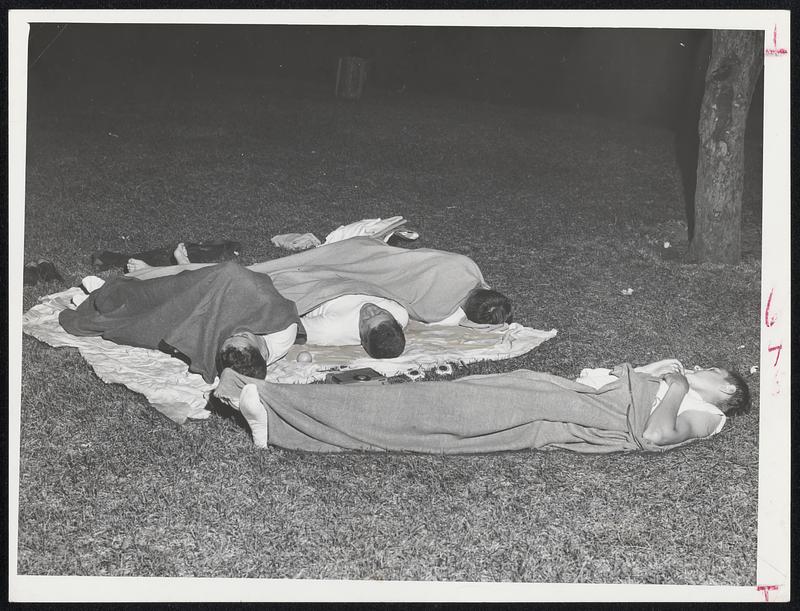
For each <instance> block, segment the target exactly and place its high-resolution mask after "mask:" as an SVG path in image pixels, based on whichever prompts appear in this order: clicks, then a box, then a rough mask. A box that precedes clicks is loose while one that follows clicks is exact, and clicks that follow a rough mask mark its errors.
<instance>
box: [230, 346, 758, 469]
mask: <svg viewBox="0 0 800 611" xmlns="http://www.w3.org/2000/svg"><path fill="white" fill-rule="evenodd" d="M214 395H215V396H216V397H217V398H218V399H220V400H222V401H223V402H225V403H228V404H229V405H231V406H232V407H234V408H235V409H238V410H239V411H240V412H241V413H242V415H243V416H244V418H245V420H246V421H247V423H248V425H249V427H250V429H251V433H252V436H253V442H254V444H255V445H256V446H257V447H260V448H266V447H267V446H268V445H275V446H279V447H283V448H287V449H295V450H305V451H314V452H341V451H352V450H360V451H401V452H421V453H436V454H440V453H453V454H457V453H482V452H497V451H508V450H521V449H544V450H548V449H555V448H561V449H568V450H572V451H576V452H583V453H607V452H615V451H634V450H644V451H665V450H668V449H672V448H674V447H677V446H679V445H683V444H685V443H688V442H690V441H693V440H697V439H704V438H708V437H710V436H712V435H715V434H717V433H718V432H719V431H720V430H721V429H722V427H723V426H724V424H725V422H726V419H727V417H729V416H731V415H733V414H736V413H739V412H742V411H745V410H747V409H748V408H749V407H750V390H749V388H748V386H747V383H746V382H745V380H744V379H743V378H742V376H741V375H739V374H738V373H736V372H735V371H732V370H729V369H728V370H726V369H722V368H718V367H711V368H700V367H695V368H694V369H685V368H684V367H683V365H682V364H681V363H680V361H678V360H676V359H667V360H663V361H658V362H656V363H652V364H650V365H646V366H643V367H637V368H635V369H634V368H633V367H631V366H630V365H628V364H624V365H620V366H618V367H615V368H614V369H584V370H583V371H582V372H581V375H580V377H579V378H578V379H577V380H575V381H572V380H568V379H566V378H561V377H559V376H554V375H551V374H546V373H537V372H533V371H528V370H518V371H513V372H508V373H500V374H489V375H473V376H466V377H464V378H460V379H457V380H454V381H449V382H417V383H405V384H393V385H386V386H360V385H358V384H352V385H306V386H303V387H302V388H301V387H296V386H295V385H288V386H287V385H280V384H277V385H276V384H270V383H269V382H261V381H258V382H256V381H254V380H248V379H247V378H244V377H242V376H239V375H237V374H235V373H233V372H231V373H228V374H226V375H223V376H222V378H221V380H220V384H219V386H218V387H217V388H216V389H215V391H214Z"/></svg>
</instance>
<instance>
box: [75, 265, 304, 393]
mask: <svg viewBox="0 0 800 611" xmlns="http://www.w3.org/2000/svg"><path fill="white" fill-rule="evenodd" d="M90 278H92V279H93V280H95V281H96V283H95V284H94V287H97V285H98V284H99V285H100V286H99V288H96V290H92V291H91V292H90V293H89V295H88V296H86V297H85V299H84V300H83V301H82V302H81V303H79V304H78V307H77V308H76V309H75V310H71V309H67V310H63V311H62V312H61V313H60V315H59V323H60V324H61V326H62V327H63V328H64V329H65V330H66V331H67V332H69V333H71V334H73V335H78V336H98V335H99V336H102V337H103V338H105V339H107V340H110V341H113V342H115V343H117V344H124V345H130V346H137V347H142V348H150V349H157V350H162V351H165V352H168V353H170V354H172V355H173V356H176V357H178V358H181V359H182V360H185V361H187V362H188V364H189V370H190V371H192V372H194V373H199V374H201V375H202V376H203V379H204V380H205V381H206V382H209V383H211V382H213V381H214V378H215V376H216V374H217V373H218V372H221V371H222V370H223V369H224V368H226V367H231V368H233V369H235V370H237V371H239V372H240V373H242V374H243V375H248V376H253V377H260V378H262V379H263V377H264V376H265V375H266V364H267V363H269V362H273V361H275V360H277V359H278V358H281V357H282V356H283V355H284V354H286V352H287V351H288V349H289V348H290V347H291V346H292V345H293V344H294V340H295V335H296V333H297V323H298V321H299V317H298V315H297V308H296V307H295V305H294V303H292V302H291V301H289V300H288V299H286V298H284V297H282V296H281V295H280V294H279V293H278V292H277V290H275V287H274V286H273V284H272V281H271V280H270V278H269V276H266V275H265V274H257V273H255V272H252V271H250V270H248V269H246V268H244V267H242V266H241V265H239V264H238V263H237V262H235V261H229V262H226V263H220V264H218V265H214V266H210V267H205V268H203V269H199V270H191V271H185V272H181V273H180V274H177V275H175V276H168V277H164V278H154V279H151V280H138V279H135V278H129V277H123V278H115V279H113V280H110V281H108V282H105V283H103V282H102V280H100V279H98V278H96V277H90ZM86 280H88V279H86ZM84 284H85V285H86V281H84Z"/></svg>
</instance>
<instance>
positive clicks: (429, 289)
mask: <svg viewBox="0 0 800 611" xmlns="http://www.w3.org/2000/svg"><path fill="white" fill-rule="evenodd" d="M203 266H204V264H198V263H185V264H183V265H175V266H169V267H149V266H147V265H139V264H135V265H134V266H133V268H132V269H133V270H134V271H132V272H131V273H130V274H129V275H130V276H133V277H137V278H154V277H160V276H166V275H171V274H175V273H178V272H179V271H181V270H183V269H198V268H201V267H203ZM248 269H251V270H253V271H255V272H259V273H263V274H268V275H269V276H270V278H272V281H273V283H274V285H275V288H276V289H277V290H278V292H279V293H281V295H283V296H284V297H286V298H287V299H290V300H292V301H294V302H295V303H296V304H297V310H298V313H299V314H300V315H301V316H303V315H306V314H308V313H309V312H311V311H312V310H314V309H315V308H317V307H319V306H320V305H322V304H323V303H326V302H330V301H331V300H333V299H337V298H339V297H342V296H345V295H366V296H370V297H380V298H382V299H387V300H391V301H394V302H395V303H397V304H399V306H401V307H402V308H404V309H405V311H406V312H407V314H408V316H409V318H410V319H411V320H417V321H420V322H424V323H428V324H449V325H458V324H464V325H466V326H474V325H476V324H477V325H502V324H505V323H508V322H510V321H511V318H512V315H511V302H510V300H509V299H508V298H507V297H506V296H505V295H503V294H501V293H499V292H497V291H495V290H492V289H491V288H490V287H489V285H488V284H487V283H486V282H485V280H484V279H483V275H482V274H481V271H480V269H479V268H478V266H477V265H476V264H475V262H474V261H473V260H472V259H470V258H469V257H467V256H465V255H460V254H457V253H451V252H447V251H443V250H435V249H431V248H417V249H405V248H398V247H395V246H389V245H387V244H385V243H384V242H383V241H382V240H380V239H376V238H374V237H371V236H360V237H354V238H348V239H345V240H342V241H339V242H334V243H331V244H323V245H322V246H320V247H318V248H313V249H311V250H306V251H304V252H300V253H297V254H293V255H289V256H286V257H280V258H277V259H272V260H270V261H264V262H262V263H256V264H254V265H250V266H249V267H248ZM309 342H311V339H310V338H309Z"/></svg>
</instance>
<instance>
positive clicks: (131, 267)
mask: <svg viewBox="0 0 800 611" xmlns="http://www.w3.org/2000/svg"><path fill="white" fill-rule="evenodd" d="M151 267H152V265H148V264H147V263H145V262H144V261H142V260H141V259H128V273H130V272H140V271H142V270H144V269H150V268H151Z"/></svg>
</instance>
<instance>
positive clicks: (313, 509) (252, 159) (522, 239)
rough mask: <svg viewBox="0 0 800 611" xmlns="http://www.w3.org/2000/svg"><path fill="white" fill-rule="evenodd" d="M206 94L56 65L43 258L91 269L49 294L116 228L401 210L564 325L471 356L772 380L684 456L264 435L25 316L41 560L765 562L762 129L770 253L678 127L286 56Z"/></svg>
mask: <svg viewBox="0 0 800 611" xmlns="http://www.w3.org/2000/svg"><path fill="white" fill-rule="evenodd" d="M34 93H35V92H34ZM191 93H192V95H182V94H180V93H179V92H178V88H177V87H176V88H175V91H167V92H164V93H162V94H161V95H159V96H155V95H149V96H148V95H145V94H144V93H142V94H141V95H140V96H138V97H137V96H136V95H133V94H131V93H128V94H127V95H120V96H114V95H113V92H109V93H107V94H105V95H102V94H97V93H95V94H94V95H91V96H90V95H89V94H82V93H81V92H80V91H77V92H76V91H73V92H71V93H69V94H67V93H53V92H50V93H49V94H48V95H39V96H38V97H37V96H36V95H34V94H32V101H31V109H30V115H29V132H28V166H27V167H28V179H27V202H26V217H25V259H26V261H35V260H37V259H39V258H42V257H43V258H48V259H51V260H52V261H54V263H55V264H56V266H57V268H58V269H59V270H60V271H61V272H62V274H63V275H64V277H65V281H64V283H56V282H53V283H49V284H46V285H38V286H34V287H26V288H25V289H24V307H25V308H26V309H27V308H29V307H31V306H32V305H34V304H35V303H36V300H37V298H38V297H40V296H42V295H44V294H47V293H52V292H55V291H58V290H63V289H64V288H66V287H67V286H72V285H75V284H77V283H78V282H79V281H80V279H81V278H82V277H83V276H84V275H87V274H89V273H92V271H93V270H92V269H91V266H90V262H89V258H88V256H89V254H90V253H91V252H92V251H93V250H96V249H110V250H120V251H127V252H135V251H137V250H144V249H149V248H153V247H157V246H162V245H166V244H174V243H176V242H177V241H179V240H186V241H198V240H206V239H214V238H231V239H237V240H240V241H242V242H243V243H244V247H245V253H244V259H245V261H246V262H255V261H258V260H263V259H265V258H271V257H276V256H283V255H285V254H286V252H285V251H281V250H278V249H276V248H275V247H273V246H272V245H271V244H270V242H269V239H270V238H271V237H272V236H273V235H276V234H279V233H286V232H294V231H298V232H305V231H312V232H314V233H315V234H316V235H317V236H319V237H323V236H324V235H325V234H326V233H327V232H328V231H330V230H332V229H334V228H335V227H337V226H338V225H339V224H343V223H347V222H351V221H354V220H357V219H360V218H368V217H379V216H380V217H383V216H391V215H395V214H400V215H403V216H405V217H406V218H407V219H409V221H410V226H411V227H413V228H414V229H416V230H418V231H419V233H420V235H421V238H420V240H419V246H424V247H433V248H442V249H447V250H451V251H455V252H460V253H464V254H467V255H469V256H471V257H472V258H474V259H475V260H476V261H477V263H478V264H479V265H480V267H481V268H482V270H483V271H484V275H485V277H486V278H487V280H488V281H489V282H490V283H491V284H492V285H493V286H494V287H496V288H498V289H500V290H502V291H504V292H505V293H507V294H508V295H509V296H510V297H511V298H512V300H513V302H514V309H515V320H517V321H519V322H521V323H524V324H526V325H529V326H533V327H537V328H541V329H550V328H557V329H558V331H559V332H558V335H557V337H556V338H555V339H553V340H551V341H549V342H546V343H545V344H544V345H542V346H541V347H540V348H539V349H537V350H536V351H534V352H532V353H530V354H527V355H525V356H523V357H520V358H516V359H513V360H510V361H502V362H491V363H483V364H478V365H473V366H471V367H470V368H468V369H465V368H462V369H459V370H458V371H457V372H456V373H455V375H456V376H460V375H465V374H468V373H486V372H494V371H506V370H512V369H516V368H521V367H526V368H531V369H535V370H543V371H551V372H553V373H557V374H561V375H565V376H575V375H577V374H578V373H579V372H580V369H581V368H582V367H586V366H603V365H611V364H615V363H618V362H622V361H631V362H634V363H643V362H648V361H650V360H653V359H658V358H665V357H677V358H680V359H681V360H682V361H683V362H684V363H685V364H686V365H694V364H723V365H730V366H733V367H735V368H737V369H739V370H741V371H743V372H745V373H746V377H747V378H748V380H749V381H750V383H751V388H752V389H753V391H754V395H755V401H754V404H755V409H754V411H752V412H751V413H750V414H748V415H745V416H742V417H739V418H736V419H734V420H732V421H731V422H730V423H729V425H728V426H727V427H726V428H725V430H724V431H723V432H722V433H721V434H720V435H719V436H718V437H716V438H714V439H713V440H710V441H708V442H702V443H697V444H695V445H692V446H689V447H687V448H685V449H680V450H677V451H674V452H670V453H667V454H663V455H649V454H614V455H607V456H584V455H576V454H572V453H569V452H565V451H556V452H517V453H502V454H494V455H482V456H447V457H445V456H415V455H406V454H388V455H381V454H358V453H356V454H344V455H312V454H302V453H296V452H289V451H283V450H279V449H272V450H270V451H267V452H263V451H258V450H255V449H254V448H253V447H252V445H251V441H250V438H249V434H248V431H247V429H246V427H245V426H244V425H243V424H242V422H241V421H240V420H239V419H237V418H236V417H234V416H231V415H230V414H225V413H214V414H212V415H211V417H210V418H209V419H208V420H207V421H203V422H196V423H189V424H186V425H184V426H178V425H175V424H174V423H172V422H170V421H169V420H167V419H166V418H164V417H163V416H161V415H160V414H159V413H158V412H157V411H156V410H154V409H153V408H152V407H150V406H149V405H148V404H147V403H146V401H144V399H143V398H142V397H141V396H139V395H137V394H135V393H132V392H130V391H128V390H127V389H125V388H124V387H121V386H116V385H106V384H104V383H102V382H101V381H100V380H99V379H98V378H97V377H96V376H95V375H94V374H93V372H92V370H91V369H90V368H89V366H88V365H86V363H85V362H84V361H83V359H82V358H81V357H80V355H79V354H78V353H77V351H75V350H71V349H53V348H50V347H48V346H46V345H44V344H41V343H39V342H37V341H36V340H34V339H32V338H30V337H27V336H26V337H25V338H24V340H23V354H22V376H23V377H22V384H23V386H22V415H21V418H22V436H21V456H20V499H19V502H20V519H19V561H18V566H17V570H18V572H19V573H20V574H29V575H116V576H150V575H153V576H199V577H212V576H213V577H274V578H329V579H372V580H397V579H400V580H464V581H525V582H592V583H597V582H610V583H679V584H680V583H686V584H701V583H703V584H740V585H745V584H747V585H749V584H753V583H754V582H755V566H756V563H755V555H756V526H757V490H758V482H757V456H758V416H757V411H758V409H757V408H758V404H759V402H758V376H757V374H756V375H751V374H749V370H750V367H751V366H752V365H756V364H758V354H759V325H758V320H759V295H760V287H759V282H760V206H761V200H760V186H759V185H760V174H759V172H760V170H759V168H758V163H754V161H753V160H755V159H756V157H757V156H760V150H759V149H758V148H757V146H755V147H752V151H755V152H752V151H751V152H752V154H751V155H750V157H749V159H750V162H749V163H750V166H751V167H749V173H748V178H747V182H746V193H745V218H744V223H743V232H744V235H743V244H744V254H743V259H742V262H741V264H739V265H737V266H734V267H724V266H711V265H704V266H698V265H690V264H686V263H684V262H683V255H684V254H685V251H686V246H687V244H686V242H687V240H686V229H685V222H684V220H683V219H684V212H683V204H682V198H681V194H680V182H679V177H678V175H677V169H676V165H675V161H674V158H673V154H674V153H673V144H672V136H671V134H670V133H669V132H666V131H663V130H659V129H655V128H649V127H641V126H632V125H628V124H626V123H623V122H617V121H612V120H608V119H601V118H597V117H586V116H580V115H568V114H564V115H558V114H552V113H545V112H543V111H538V110H535V109H526V108H519V107H511V106H502V105H488V104H475V103H470V102H466V101H463V100H455V99H453V100H449V99H442V98H425V97H410V96H397V97H380V96H374V95H373V96H368V97H366V98H365V99H364V100H362V101H360V102H357V103H346V102H342V101H336V100H333V99H331V98H330V96H329V93H328V92H327V91H324V92H320V91H314V90H312V89H307V90H306V89H302V90H301V88H297V87H294V88H292V87H287V84H286V83H261V84H255V83H252V82H249V83H248V82H233V81H232V82H229V83H226V84H224V86H222V85H220V87H219V88H214V87H209V88H207V89H196V90H195V91H193V92H191ZM115 97H116V98H117V99H115ZM121 100H124V101H121ZM665 242H669V243H670V247H669V248H665V246H664V243H665ZM106 275H108V274H106ZM628 288H632V289H633V293H632V294H631V295H623V294H622V293H621V291H622V290H623V289H628ZM418 383H437V382H435V381H434V382H418ZM487 409H490V406H487Z"/></svg>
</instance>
